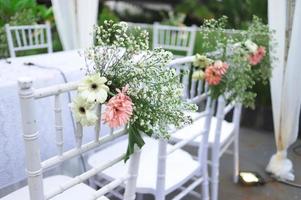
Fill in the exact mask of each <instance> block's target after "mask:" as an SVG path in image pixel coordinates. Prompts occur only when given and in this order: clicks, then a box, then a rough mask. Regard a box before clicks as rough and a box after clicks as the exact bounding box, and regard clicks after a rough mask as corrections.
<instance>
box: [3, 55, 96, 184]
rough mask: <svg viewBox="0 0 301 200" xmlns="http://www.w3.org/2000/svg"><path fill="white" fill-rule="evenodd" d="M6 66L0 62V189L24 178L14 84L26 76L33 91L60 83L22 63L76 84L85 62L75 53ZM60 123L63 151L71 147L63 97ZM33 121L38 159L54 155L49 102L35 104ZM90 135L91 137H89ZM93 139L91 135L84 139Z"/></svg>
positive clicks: (30, 58)
mask: <svg viewBox="0 0 301 200" xmlns="http://www.w3.org/2000/svg"><path fill="white" fill-rule="evenodd" d="M9 61H10V62H11V63H10V64H8V63H7V62H6V61H4V60H0V189H1V188H3V187H5V186H7V185H11V184H14V183H16V182H18V181H20V180H22V179H24V178H25V177H26V176H25V159H24V157H25V152H24V145H23V138H22V127H21V116H20V106H19V97H18V87H17V80H18V78H19V77H24V76H28V77H31V78H32V79H33V81H34V87H36V88H39V87H44V86H49V85H53V84H55V83H63V82H64V80H63V78H62V76H61V74H60V72H58V71H56V70H48V69H41V68H38V67H37V66H26V65H24V64H23V63H24V62H32V63H34V64H36V65H41V66H46V67H56V68H59V69H61V70H62V71H63V72H64V74H65V75H66V77H67V79H68V81H74V80H79V79H81V78H82V77H83V75H84V73H85V71H84V70H81V69H83V68H84V67H85V61H84V58H83V57H82V56H80V55H79V53H78V51H66V52H59V53H53V54H43V55H36V56H26V57H20V58H15V59H9ZM63 98H64V99H63V101H62V102H63V123H64V140H65V148H66V149H68V148H70V147H73V145H74V142H75V140H74V137H73V126H72V121H71V117H70V113H69V112H70V111H69V108H68V105H67V104H68V98H67V95H65V96H64V97H63ZM37 108H38V109H37V112H36V114H37V120H38V122H39V123H38V124H39V129H40V142H41V144H42V145H41V147H42V149H41V154H42V159H46V158H48V157H50V156H53V155H55V154H56V153H57V152H56V146H55V140H54V138H55V131H54V111H53V109H54V107H53V98H47V99H43V100H38V102H37ZM90 133H91V134H90ZM84 137H85V139H86V140H90V139H92V138H93V134H92V131H88V133H87V134H86V135H85V136H84Z"/></svg>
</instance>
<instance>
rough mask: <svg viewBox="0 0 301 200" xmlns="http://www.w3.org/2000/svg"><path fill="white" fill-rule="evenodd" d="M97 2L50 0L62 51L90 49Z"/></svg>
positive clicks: (90, 0) (92, 0)
mask: <svg viewBox="0 0 301 200" xmlns="http://www.w3.org/2000/svg"><path fill="white" fill-rule="evenodd" d="M98 3H99V0H52V6H53V12H54V18H55V22H56V26H57V28H58V32H59V36H60V39H61V42H62V45H63V48H64V50H70V49H78V48H86V47H90V46H91V45H92V42H93V35H92V31H93V25H94V24H96V23H97V14H98Z"/></svg>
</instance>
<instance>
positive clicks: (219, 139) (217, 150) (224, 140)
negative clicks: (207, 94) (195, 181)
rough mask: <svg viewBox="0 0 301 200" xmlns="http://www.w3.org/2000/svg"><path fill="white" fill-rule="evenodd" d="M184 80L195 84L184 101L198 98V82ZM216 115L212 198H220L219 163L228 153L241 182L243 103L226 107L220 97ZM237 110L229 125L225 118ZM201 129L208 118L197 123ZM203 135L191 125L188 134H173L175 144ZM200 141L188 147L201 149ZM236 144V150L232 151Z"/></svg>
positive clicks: (211, 144) (212, 135)
mask: <svg viewBox="0 0 301 200" xmlns="http://www.w3.org/2000/svg"><path fill="white" fill-rule="evenodd" d="M181 60H182V61H184V60H187V61H190V60H193V56H191V57H185V58H179V59H176V60H174V61H173V62H172V63H171V64H170V65H171V66H176V65H177V64H178V62H179V61H181ZM184 80H186V81H187V80H190V81H191V84H190V86H189V87H187V88H185V90H186V92H184V98H187V96H188V95H190V96H189V97H190V98H192V97H193V96H194V95H195V92H197V91H198V89H197V88H196V81H195V80H192V79H191V78H190V77H187V78H185V79H184ZM217 105H218V106H217V109H216V115H215V116H213V117H212V119H211V128H210V133H209V141H208V143H209V148H210V149H211V156H210V160H209V161H208V163H209V164H210V165H211V177H210V182H211V197H210V198H211V199H212V200H217V199H218V183H219V160H220V157H221V156H222V155H224V153H230V154H232V155H233V163H234V167H233V180H234V182H237V181H238V174H239V126H240V115H241V104H239V103H235V102H230V103H228V104H226V102H225V100H224V98H223V97H220V98H219V100H218V102H217ZM231 111H233V117H232V121H230V122H228V121H226V120H225V116H226V115H227V114H229V113H230V112H231ZM189 115H191V117H192V118H197V116H198V115H199V114H198V113H189ZM195 123H197V124H199V126H203V125H204V124H205V123H206V122H205V120H204V119H202V118H200V119H198V120H196V121H195ZM198 132H200V130H199V129H197V128H194V127H193V126H188V127H187V129H186V130H185V131H177V132H176V133H175V134H173V135H172V137H171V141H174V142H179V141H185V140H187V138H189V137H191V136H192V135H195V134H197V133H198ZM200 142H202V138H201V137H197V138H195V139H194V140H191V141H190V143H189V144H188V145H191V146H195V147H198V146H199V144H200ZM231 145H232V148H233V149H232V151H229V149H230V147H231Z"/></svg>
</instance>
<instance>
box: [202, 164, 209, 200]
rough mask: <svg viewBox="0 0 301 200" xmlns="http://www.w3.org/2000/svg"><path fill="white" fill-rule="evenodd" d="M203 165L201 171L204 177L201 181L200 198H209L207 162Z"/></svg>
mask: <svg viewBox="0 0 301 200" xmlns="http://www.w3.org/2000/svg"><path fill="white" fill-rule="evenodd" d="M205 165H206V166H205ZM205 165H204V166H203V171H202V176H203V178H204V181H203V183H202V200H209V180H208V164H207V163H205Z"/></svg>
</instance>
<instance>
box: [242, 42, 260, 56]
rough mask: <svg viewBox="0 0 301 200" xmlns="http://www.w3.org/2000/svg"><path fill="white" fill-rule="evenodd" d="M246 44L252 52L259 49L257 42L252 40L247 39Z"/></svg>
mask: <svg viewBox="0 0 301 200" xmlns="http://www.w3.org/2000/svg"><path fill="white" fill-rule="evenodd" d="M245 46H246V47H247V49H248V50H249V51H250V53H255V52H256V51H257V49H258V46H257V44H255V43H254V42H252V41H251V40H247V41H245Z"/></svg>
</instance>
